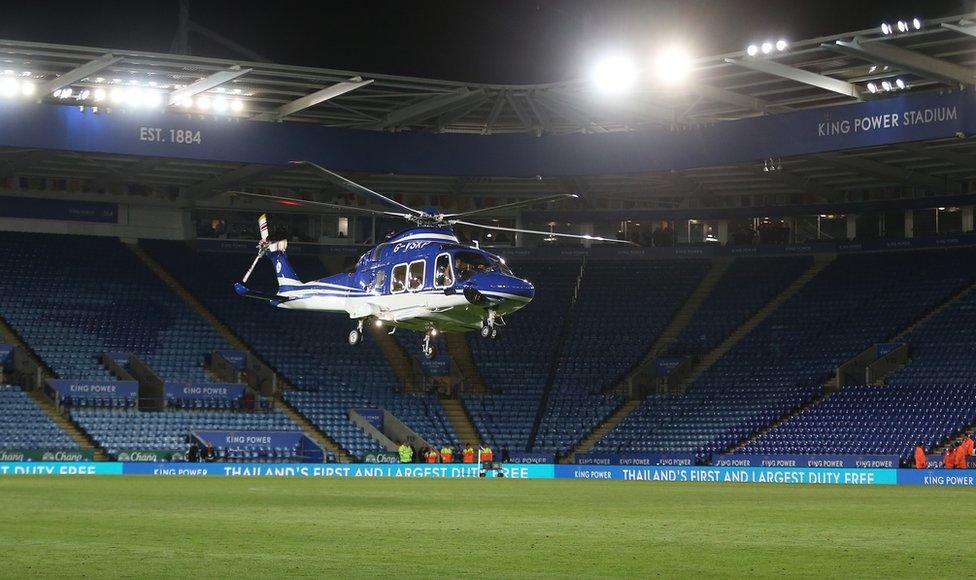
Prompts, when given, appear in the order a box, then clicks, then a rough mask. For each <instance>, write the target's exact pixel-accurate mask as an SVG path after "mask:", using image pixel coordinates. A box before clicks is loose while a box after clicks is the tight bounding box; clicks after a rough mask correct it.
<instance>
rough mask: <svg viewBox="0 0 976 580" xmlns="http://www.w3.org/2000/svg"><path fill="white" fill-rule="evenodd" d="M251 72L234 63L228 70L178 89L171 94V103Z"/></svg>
mask: <svg viewBox="0 0 976 580" xmlns="http://www.w3.org/2000/svg"><path fill="white" fill-rule="evenodd" d="M249 72H251V69H249V68H241V67H240V66H239V65H236V64H235V65H234V66H232V67H230V68H229V69H227V70H221V71H217V72H215V73H213V74H212V75H210V76H207V77H203V78H202V79H200V80H198V81H196V82H195V83H192V84H189V85H187V86H185V87H183V88H182V89H176V90H175V91H173V92H171V93H170V94H169V104H170V105H171V106H172V105H176V104H178V103H179V102H180V101H182V100H183V99H188V98H190V97H192V96H194V95H198V94H200V93H203V92H205V91H209V90H210V89H213V88H216V87H219V86H220V85H222V84H224V83H226V82H229V81H232V80H234V79H236V78H237V77H239V76H243V75H246V74H247V73H249Z"/></svg>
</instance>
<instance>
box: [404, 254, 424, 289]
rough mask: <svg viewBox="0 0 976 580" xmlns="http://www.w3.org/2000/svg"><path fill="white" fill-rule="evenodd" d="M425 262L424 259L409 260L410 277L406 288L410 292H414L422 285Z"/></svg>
mask: <svg viewBox="0 0 976 580" xmlns="http://www.w3.org/2000/svg"><path fill="white" fill-rule="evenodd" d="M426 266H427V262H426V261H425V260H414V261H413V262H410V278H409V282H408V285H407V289H408V290H410V291H411V292H415V291H417V290H420V289H422V288H423V287H424V270H426Z"/></svg>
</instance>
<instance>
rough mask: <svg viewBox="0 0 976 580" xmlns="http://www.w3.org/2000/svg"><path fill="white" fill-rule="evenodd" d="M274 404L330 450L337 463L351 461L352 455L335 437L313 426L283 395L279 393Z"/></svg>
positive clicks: (307, 433)
mask: <svg viewBox="0 0 976 580" xmlns="http://www.w3.org/2000/svg"><path fill="white" fill-rule="evenodd" d="M275 406H276V407H277V408H278V409H281V412H282V413H284V414H285V415H287V416H288V418H289V419H291V420H292V421H293V422H294V423H295V424H296V425H298V426H299V428H301V430H302V431H304V432H305V434H306V435H308V436H309V437H311V438H312V440H313V441H315V442H316V443H318V444H319V445H320V446H321V447H322V448H323V449H325V450H326V451H331V452H332V454H333V455H335V458H336V461H338V462H339V463H352V462H353V456H352V454H351V453H349V451H348V450H346V449H345V448H344V447H342V445H339V442H338V441H336V440H335V439H333V438H331V437H329V436H328V435H326V434H325V432H324V431H322V430H321V429H319V428H318V427H316V426H315V424H314V423H312V422H311V421H309V420H308V419H307V418H306V417H305V415H303V414H302V413H301V412H300V411H299V410H298V409H296V408H295V407H293V406H292V405H291V403H289V402H288V401H286V400H285V399H284V397H281V396H280V395H279V396H278V398H277V399H276V400H275Z"/></svg>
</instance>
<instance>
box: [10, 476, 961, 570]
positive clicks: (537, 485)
mask: <svg viewBox="0 0 976 580" xmlns="http://www.w3.org/2000/svg"><path fill="white" fill-rule="evenodd" d="M974 521H976V493H974V492H973V491H972V490H966V489H939V488H923V487H841V486H836V487H827V486H770V485H743V484H736V485H722V484H692V483H677V484H675V483H646V482H597V481H580V482H575V481H517V480H495V479H488V480H477V479H474V480H422V479H411V480H408V479H316V480H312V479H272V478H267V479H264V478H253V479H252V478H247V479H231V478H228V479H224V478H206V479H203V478H201V479H169V478H154V477H136V476H129V477H123V476H107V477H87V478H82V477H78V478H72V477H22V476H8V477H2V478H0V550H2V556H0V575H2V576H4V577H24V576H87V577H103V576H130V577H158V576H172V577H184V578H185V577H199V576H205V577H279V576H339V577H364V576H425V577H430V576H440V577H444V576H447V577H457V576H468V575H470V576H481V577H541V576H558V577H590V576H603V577H616V576H628V577H645V576H664V577H686V576H703V575H704V576H727V577H741V576H751V577H757V576H760V577H773V576H777V577H781V576H783V575H789V576H817V577H825V576H827V577H835V576H843V577H848V578H864V577H886V578H890V577H893V576H899V577H926V578H934V577H962V576H971V575H972V574H974V573H976V557H974V556H973V555H972V553H973V547H972V542H973V538H974V533H973V532H974V531H976V523H974Z"/></svg>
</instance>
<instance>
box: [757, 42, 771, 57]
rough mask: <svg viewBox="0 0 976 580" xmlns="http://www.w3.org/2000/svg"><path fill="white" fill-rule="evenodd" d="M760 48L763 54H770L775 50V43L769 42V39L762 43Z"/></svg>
mask: <svg viewBox="0 0 976 580" xmlns="http://www.w3.org/2000/svg"><path fill="white" fill-rule="evenodd" d="M759 49H760V50H762V53H763V54H769V53H771V52H773V43H772V42H769V41H766V42H764V43H762V46H760V47H759Z"/></svg>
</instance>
